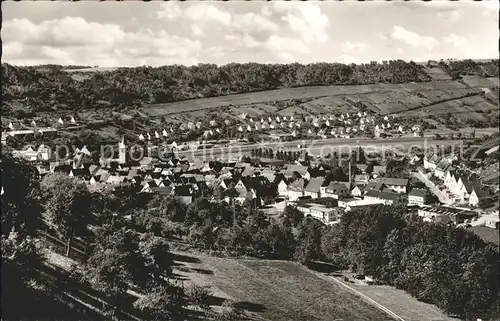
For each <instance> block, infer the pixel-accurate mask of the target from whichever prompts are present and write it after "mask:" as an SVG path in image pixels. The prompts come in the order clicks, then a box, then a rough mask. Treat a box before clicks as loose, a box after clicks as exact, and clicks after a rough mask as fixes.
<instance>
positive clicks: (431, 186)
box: [411, 172, 452, 204]
mask: <svg viewBox="0 0 500 321" xmlns="http://www.w3.org/2000/svg"><path fill="white" fill-rule="evenodd" d="M411 174H412V175H413V176H414V177H416V178H417V179H418V180H420V181H421V182H422V183H424V184H425V186H427V188H428V189H430V190H431V192H432V193H433V194H434V195H436V196H437V198H438V199H439V201H440V202H441V203H443V204H451V203H452V201H451V200H450V199H449V198H448V197H447V196H446V195H445V194H444V193H443V192H441V191H440V190H439V188H437V187H436V185H434V183H433V182H431V181H430V180H429V179H428V178H427V177H425V176H424V175H422V174H420V173H419V172H412V173H411Z"/></svg>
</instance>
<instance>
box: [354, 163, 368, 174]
mask: <svg viewBox="0 0 500 321" xmlns="http://www.w3.org/2000/svg"><path fill="white" fill-rule="evenodd" d="M356 168H357V169H359V171H360V172H361V173H362V174H364V173H366V170H367V169H368V165H366V164H356Z"/></svg>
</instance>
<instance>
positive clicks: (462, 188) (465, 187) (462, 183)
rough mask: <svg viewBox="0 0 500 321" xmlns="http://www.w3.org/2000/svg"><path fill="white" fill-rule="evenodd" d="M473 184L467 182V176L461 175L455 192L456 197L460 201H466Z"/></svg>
mask: <svg viewBox="0 0 500 321" xmlns="http://www.w3.org/2000/svg"><path fill="white" fill-rule="evenodd" d="M472 186H473V183H472V182H471V181H469V177H468V176H467V175H462V176H460V178H459V179H458V183H457V189H456V190H455V192H456V195H457V196H458V197H459V198H460V199H461V200H462V201H465V200H468V199H469V197H470V194H471V193H472Z"/></svg>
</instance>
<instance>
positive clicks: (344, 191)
mask: <svg viewBox="0 0 500 321" xmlns="http://www.w3.org/2000/svg"><path fill="white" fill-rule="evenodd" d="M324 196H325V197H331V198H335V199H342V198H345V197H348V196H349V189H348V188H347V186H346V185H345V184H342V183H339V182H330V184H329V185H328V187H327V188H326V189H325V195H324Z"/></svg>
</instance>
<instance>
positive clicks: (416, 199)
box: [408, 188, 427, 206]
mask: <svg viewBox="0 0 500 321" xmlns="http://www.w3.org/2000/svg"><path fill="white" fill-rule="evenodd" d="M426 201H427V191H426V190H425V189H420V188H414V189H412V190H411V192H410V193H409V194H408V205H418V206H424V205H426Z"/></svg>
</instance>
